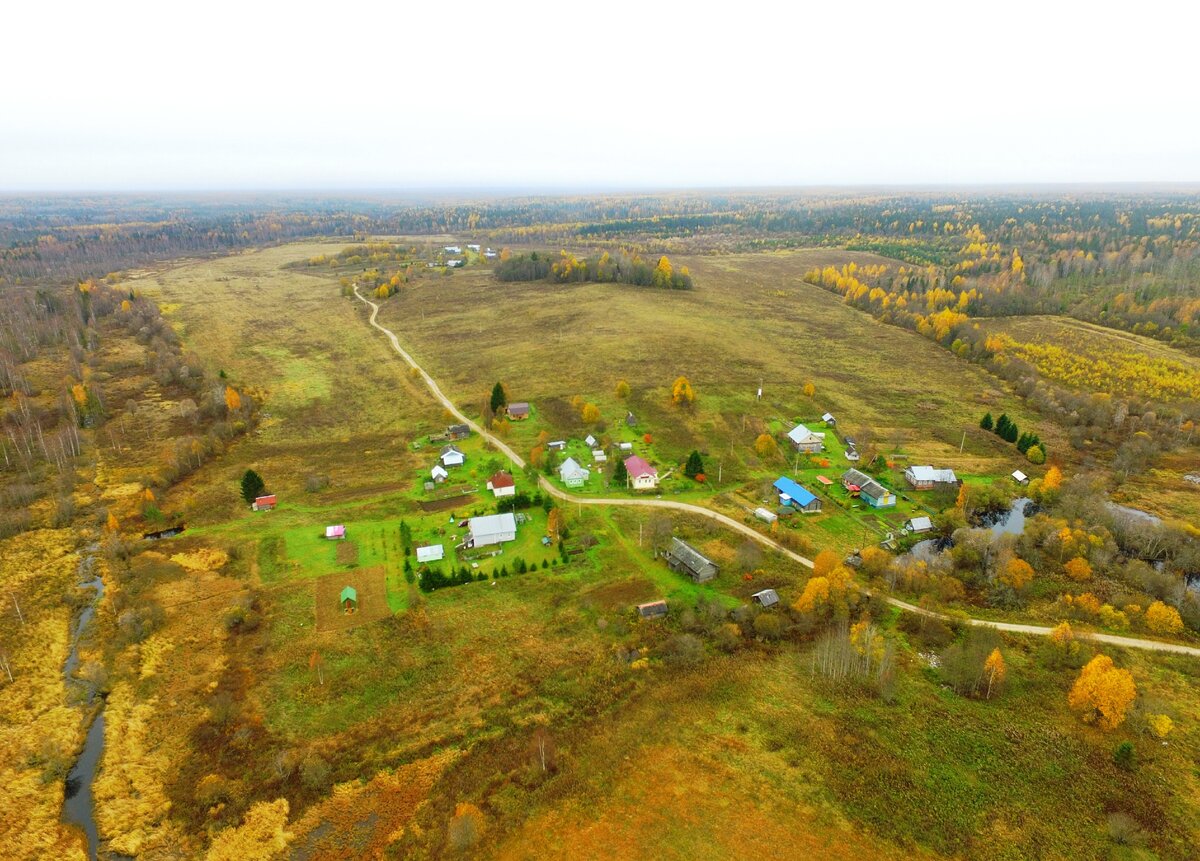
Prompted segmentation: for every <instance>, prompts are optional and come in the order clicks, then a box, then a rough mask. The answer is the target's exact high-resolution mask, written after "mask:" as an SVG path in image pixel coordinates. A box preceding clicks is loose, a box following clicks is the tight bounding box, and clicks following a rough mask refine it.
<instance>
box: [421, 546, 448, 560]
mask: <svg viewBox="0 0 1200 861" xmlns="http://www.w3.org/2000/svg"><path fill="white" fill-rule="evenodd" d="M444 558H446V548H445V547H443V546H442V545H441V544H428V545H426V546H425V547H418V548H417V562H440V561H441V560H442V559H444Z"/></svg>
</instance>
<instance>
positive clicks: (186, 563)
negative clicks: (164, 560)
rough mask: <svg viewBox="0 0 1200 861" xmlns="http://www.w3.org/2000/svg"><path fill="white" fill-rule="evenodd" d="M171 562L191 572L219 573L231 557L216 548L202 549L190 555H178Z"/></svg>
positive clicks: (191, 552)
mask: <svg viewBox="0 0 1200 861" xmlns="http://www.w3.org/2000/svg"><path fill="white" fill-rule="evenodd" d="M171 561H172V562H174V563H175V564H176V565H181V566H183V567H184V568H186V569H187V570H189V571H217V570H219V569H220V568H222V567H224V565H225V563H226V562H228V561H229V555H228V554H227V553H225V551H224V550H217V549H216V548H215V547H201V548H199V549H197V550H192V551H190V552H188V553H176V554H175V555H174V556H172V557H171Z"/></svg>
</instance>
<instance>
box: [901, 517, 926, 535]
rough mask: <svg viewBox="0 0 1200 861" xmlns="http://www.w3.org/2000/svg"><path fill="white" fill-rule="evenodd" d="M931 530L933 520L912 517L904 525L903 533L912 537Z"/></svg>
mask: <svg viewBox="0 0 1200 861" xmlns="http://www.w3.org/2000/svg"><path fill="white" fill-rule="evenodd" d="M932 529H933V520H931V519H930V518H928V517H913V518H911V519H909V520H907V521H906V522H905V524H904V531H905V532H910V533H912V534H913V535H921V534H922V533H925V532H929V531H931V530H932Z"/></svg>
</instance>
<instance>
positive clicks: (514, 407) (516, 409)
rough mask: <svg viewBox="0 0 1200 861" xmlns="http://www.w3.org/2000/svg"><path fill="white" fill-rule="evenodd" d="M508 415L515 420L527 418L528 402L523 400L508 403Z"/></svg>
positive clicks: (519, 420) (521, 420)
mask: <svg viewBox="0 0 1200 861" xmlns="http://www.w3.org/2000/svg"><path fill="white" fill-rule="evenodd" d="M508 417H509V418H510V419H512V420H513V421H515V422H523V421H525V419H527V418H529V404H527V403H525V402H524V401H521V402H518V403H515V404H509V405H508Z"/></svg>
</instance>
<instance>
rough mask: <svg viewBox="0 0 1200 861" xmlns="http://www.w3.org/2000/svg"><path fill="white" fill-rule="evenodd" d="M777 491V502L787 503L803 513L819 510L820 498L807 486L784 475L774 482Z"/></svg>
mask: <svg viewBox="0 0 1200 861" xmlns="http://www.w3.org/2000/svg"><path fill="white" fill-rule="evenodd" d="M774 487H775V489H776V490H777V491H779V504H780V505H788V506H791V507H792V508H794V509H796V510H797V511H802V512H804V513H805V514H812V513H814V512H817V511H820V510H821V500H820V499H818V498H817V496H816V494H814V493H813V492H812V491H811V490H809V489H808V488H807V487H803V486H801V485H799V484H797V483H796V482H794V481H792V480H791V479H790V478H788V477H787V476H786V475H781V476H780V477H779V478H778V479H777V480H776V481H775V484H774Z"/></svg>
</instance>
